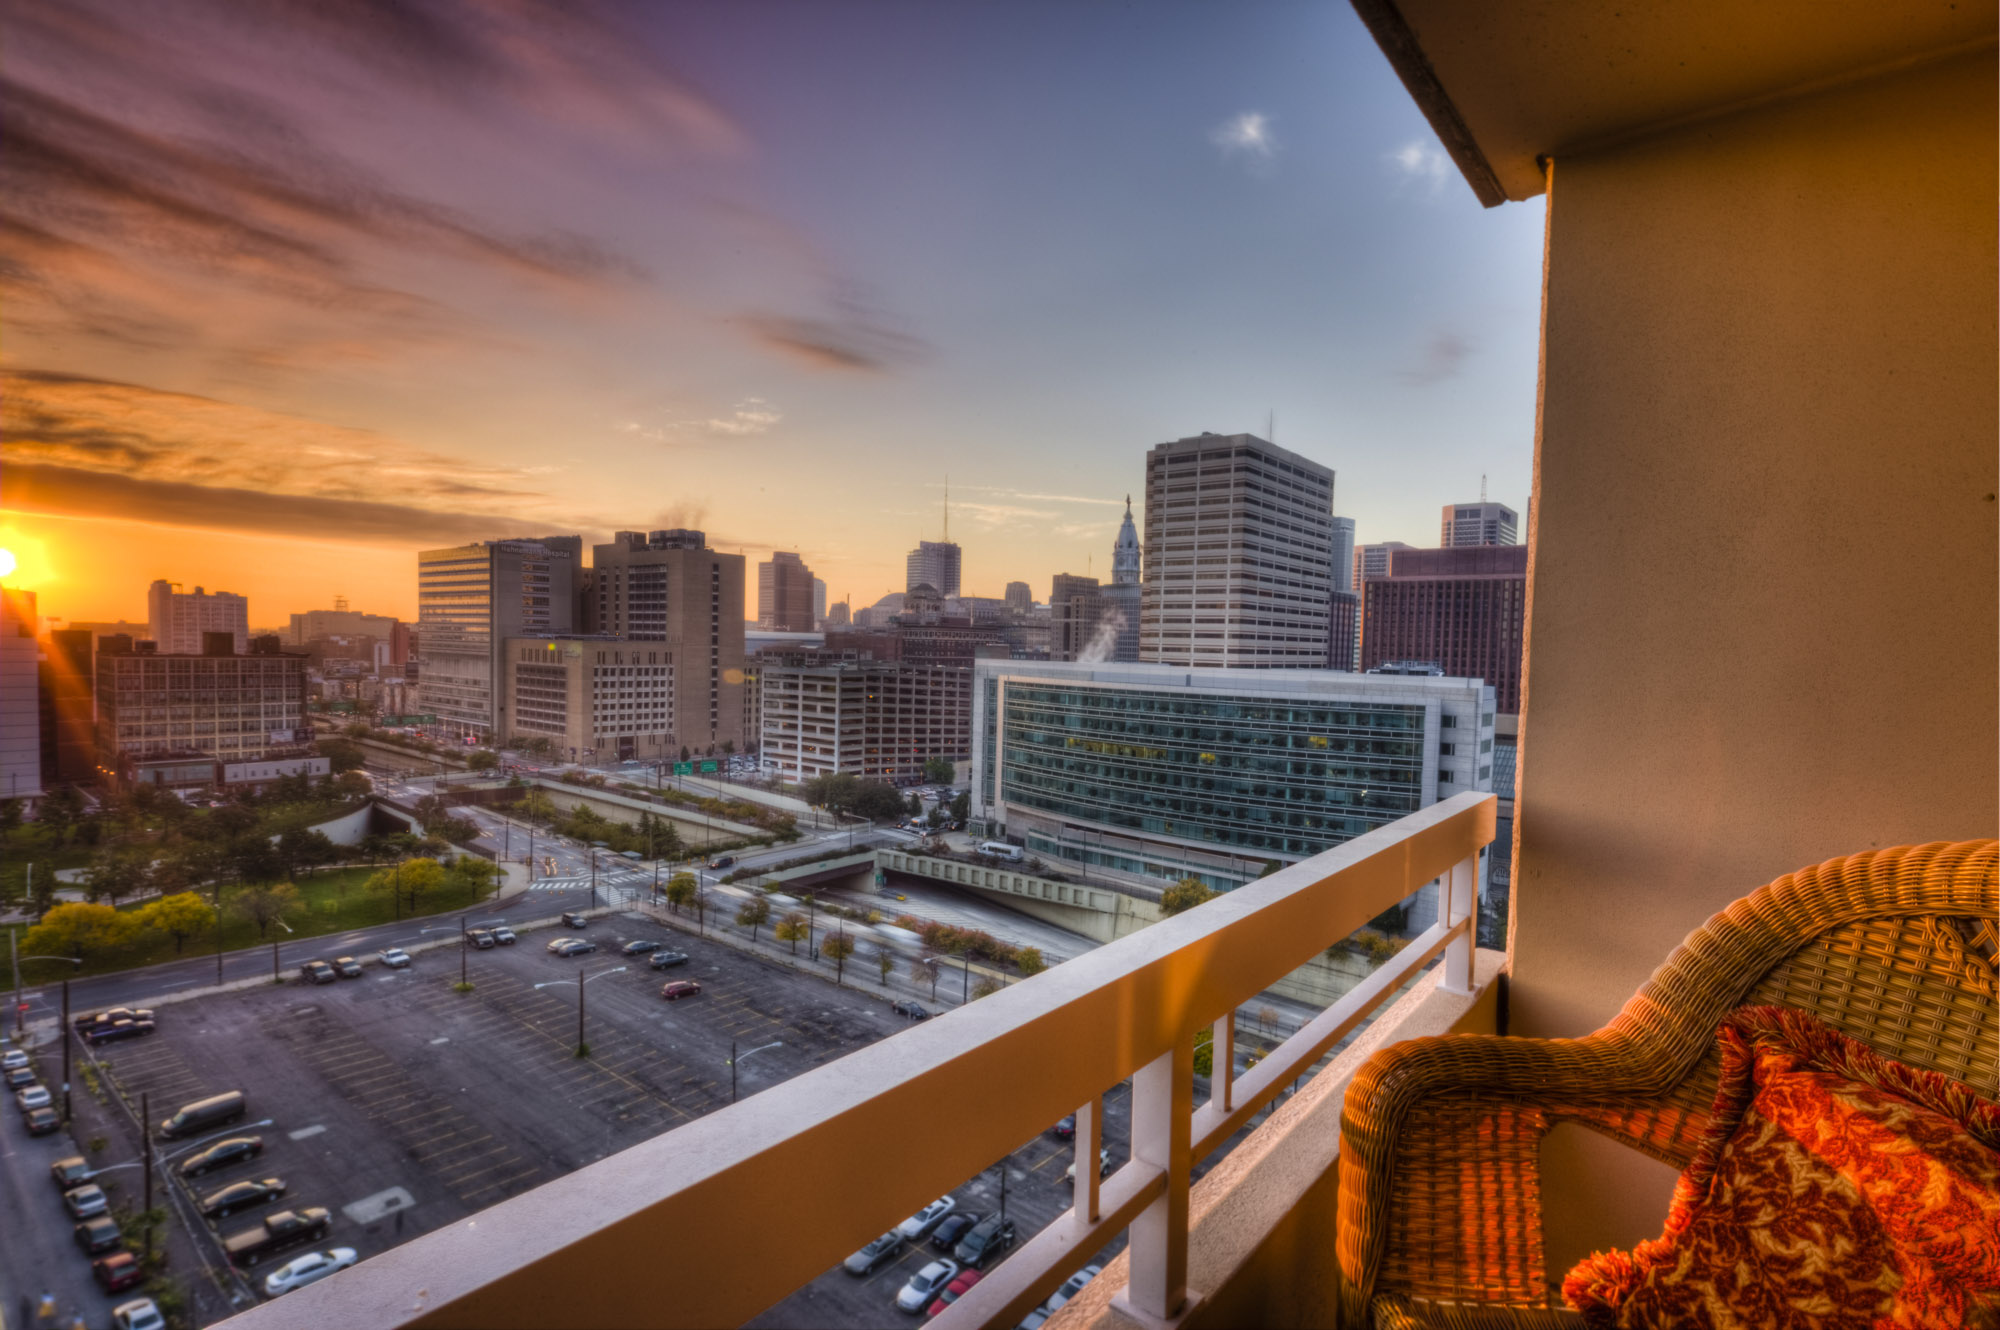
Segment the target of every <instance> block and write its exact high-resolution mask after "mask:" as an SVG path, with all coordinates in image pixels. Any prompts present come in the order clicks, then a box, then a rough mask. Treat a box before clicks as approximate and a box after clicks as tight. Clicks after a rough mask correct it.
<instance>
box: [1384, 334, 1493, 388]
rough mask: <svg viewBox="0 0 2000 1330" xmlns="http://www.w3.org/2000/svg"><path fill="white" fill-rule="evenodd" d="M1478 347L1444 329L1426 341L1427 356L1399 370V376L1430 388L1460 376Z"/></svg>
mask: <svg viewBox="0 0 2000 1330" xmlns="http://www.w3.org/2000/svg"><path fill="white" fill-rule="evenodd" d="M1476 350H1478V347H1477V346H1476V345H1474V343H1473V342H1472V341H1470V340H1469V339H1468V338H1466V337H1463V336H1461V335H1460V334H1458V333H1455V332H1453V331H1451V330H1450V329H1444V330H1441V331H1439V332H1437V333H1435V334H1433V335H1432V337H1431V339H1430V340H1429V341H1428V342H1426V343H1424V349H1423V355H1422V357H1421V358H1420V359H1419V360H1418V362H1417V363H1416V364H1415V365H1411V366H1408V367H1406V368H1404V369H1401V370H1398V371H1397V376H1398V377H1399V378H1401V379H1402V380H1403V381H1404V382H1405V383H1410V384H1414V385H1416V386H1418V387H1428V386H1429V385H1431V384H1433V383H1442V382H1443V381H1444V380H1446V379H1450V378H1455V377H1457V375H1458V373H1459V371H1460V370H1461V369H1463V368H1464V367H1465V361H1466V358H1467V357H1469V356H1470V355H1472V353H1473V352H1474V351H1476Z"/></svg>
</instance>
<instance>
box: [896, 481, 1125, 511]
mask: <svg viewBox="0 0 2000 1330" xmlns="http://www.w3.org/2000/svg"><path fill="white" fill-rule="evenodd" d="M932 488H934V489H941V488H943V485H942V483H941V482H940V483H939V484H936V485H933V486H932ZM952 488H953V489H955V490H957V491H958V492H959V493H961V494H993V495H997V496H999V497H1001V498H1007V499H1027V500H1029V501H1031V502H1042V503H1087V504H1098V505H1102V506H1104V507H1108V508H1123V507H1124V506H1125V500H1123V499H1100V498H1097V497H1095V496H1093V495H1087V494H1036V493H1031V492H1029V491H1027V490H1017V489H1009V488H1006V487H1004V486H999V485H955V486H953V487H952ZM958 506H959V505H958V504H956V503H954V504H953V505H952V507H953V508H954V509H956V508H957V507H958Z"/></svg>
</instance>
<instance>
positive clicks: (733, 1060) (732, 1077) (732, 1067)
mask: <svg viewBox="0 0 2000 1330" xmlns="http://www.w3.org/2000/svg"><path fill="white" fill-rule="evenodd" d="M784 1045H785V1041H784V1040H782V1039H773V1040H772V1041H771V1042H770V1043H768V1044H759V1045H758V1046H757V1047H755V1048H753V1049H751V1050H750V1051H749V1052H748V1053H745V1054H743V1055H742V1056H740V1057H739V1056H738V1055H737V1052H736V1041H735V1040H734V1039H732V1040H730V1041H729V1102H730V1103H732V1104H733V1103H735V1102H736V1064H737V1063H739V1062H741V1061H743V1059H744V1058H748V1057H755V1056H756V1055H757V1054H759V1053H761V1052H763V1051H764V1050H765V1049H767V1048H783V1047H784Z"/></svg>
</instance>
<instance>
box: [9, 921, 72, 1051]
mask: <svg viewBox="0 0 2000 1330" xmlns="http://www.w3.org/2000/svg"><path fill="white" fill-rule="evenodd" d="M15 936H16V934H15V933H14V932H13V931H12V930H11V929H10V930H9V931H8V933H7V946H8V947H9V949H10V950H12V951H14V952H15V953H17V954H15V955H14V958H13V960H14V1037H15V1038H16V1039H18V1038H20V1037H21V1032H22V1031H23V1030H24V1029H26V1028H27V1023H26V1022H25V1021H24V1020H23V1019H22V1012H21V1008H22V1007H24V1006H26V1005H27V1003H26V1001H25V1000H24V999H23V998H22V997H21V967H22V966H23V965H25V964H26V963H27V962H29V961H67V962H69V963H70V964H71V965H75V966H79V967H80V966H82V964H83V962H82V961H80V960H78V959H77V958H76V957H74V956H22V955H19V954H18V952H19V947H18V945H17V944H16V943H15V941H14V938H15ZM64 982H65V983H67V982H68V981H67V980H65V981H64ZM63 993H64V1000H65V1001H67V999H68V993H69V990H68V989H67V988H65V989H64V990H63ZM63 1023H64V1024H65V1025H67V1024H68V1023H69V1013H68V1012H64V1013H63ZM65 1052H67V1047H65Z"/></svg>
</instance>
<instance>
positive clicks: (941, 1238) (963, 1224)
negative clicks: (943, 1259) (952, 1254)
mask: <svg viewBox="0 0 2000 1330" xmlns="http://www.w3.org/2000/svg"><path fill="white" fill-rule="evenodd" d="M979 1219H980V1216H978V1215H974V1214H967V1213H966V1212H965V1211H963V1210H961V1211H959V1212H958V1213H957V1214H955V1215H950V1216H947V1217H946V1219H945V1221H944V1222H943V1223H942V1224H939V1225H938V1226H937V1232H935V1233H933V1234H931V1246H933V1247H935V1248H937V1249H938V1250H939V1251H942V1252H948V1251H950V1250H951V1249H952V1248H953V1247H956V1246H957V1245H958V1241H959V1239H960V1238H963V1237H964V1236H965V1233H966V1230H967V1229H969V1228H971V1227H972V1226H973V1225H974V1224H977V1223H978V1222H979Z"/></svg>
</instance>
